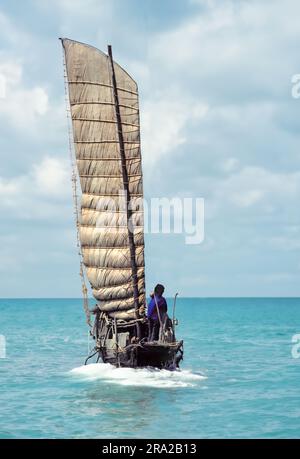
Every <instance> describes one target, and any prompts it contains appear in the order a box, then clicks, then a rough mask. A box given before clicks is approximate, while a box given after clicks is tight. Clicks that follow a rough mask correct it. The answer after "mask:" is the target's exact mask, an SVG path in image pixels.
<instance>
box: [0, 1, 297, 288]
mask: <svg viewBox="0 0 300 459" xmlns="http://www.w3.org/2000/svg"><path fill="white" fill-rule="evenodd" d="M299 14H300V4H299V2H297V1H296V0H287V1H285V2H282V1H279V0H278V1H276V0H274V1H272V2H270V1H268V0H265V1H262V0H253V1H250V0H249V1H247V0H240V1H239V0H228V1H227V0H223V1H214V0H211V1H209V0H143V1H141V0H25V1H22V2H20V1H17V0H10V1H9V2H8V1H4V0H1V1H0V40H1V49H0V130H1V135H0V142H1V148H0V154H1V161H0V212H1V213H0V218H1V223H0V260H1V263H0V271H1V272H0V296H2V297H69V296H71V297H77V296H80V294H81V290H80V281H79V277H78V257H77V251H76V242H75V241H76V234H75V227H74V220H73V207H72V191H71V181H70V165H69V156H68V155H69V153H68V135H67V123H66V111H65V101H64V83H63V67H62V50H61V45H60V43H59V40H58V37H61V36H64V37H68V38H73V39H75V40H78V41H83V42H86V43H90V44H93V45H94V46H96V47H98V48H100V49H102V50H105V49H106V47H107V44H108V43H111V44H112V46H113V50H114V57H115V59H116V60H117V61H118V62H119V63H120V64H121V65H122V66H123V67H124V68H126V69H127V70H128V71H129V73H131V74H132V76H133V77H134V78H135V79H136V80H137V82H138V84H139V90H140V108H141V122H142V154H143V168H144V188H145V195H146V197H148V198H149V197H153V196H154V197H163V196H166V197H174V196H181V197H185V196H193V197H203V198H204V199H205V240H204V242H203V243H202V244H200V245H187V244H185V237H184V235H180V234H179V235H172V234H171V235H166V234H152V235H150V234H148V235H147V236H146V275H147V291H148V292H149V290H150V289H151V288H152V286H153V283H155V282H158V281H159V282H162V283H164V284H165V285H166V287H167V291H166V293H167V295H168V296H171V295H173V293H175V292H176V291H179V292H180V294H181V295H182V296H299V295H300V282H299V280H300V256H299V255H300V213H299V203H300V149H299V123H300V99H295V98H293V97H292V95H291V88H292V84H291V78H292V76H293V75H294V74H299V73H300V58H299V56H300V53H299V50H300V28H299Z"/></svg>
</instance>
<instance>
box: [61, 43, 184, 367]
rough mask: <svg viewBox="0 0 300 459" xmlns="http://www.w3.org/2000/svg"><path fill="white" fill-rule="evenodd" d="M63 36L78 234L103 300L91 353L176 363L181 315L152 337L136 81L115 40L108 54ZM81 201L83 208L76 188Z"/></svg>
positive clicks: (125, 360)
mask: <svg viewBox="0 0 300 459" xmlns="http://www.w3.org/2000/svg"><path fill="white" fill-rule="evenodd" d="M61 41H62V45H63V50H64V59H65V69H66V82H67V88H68V91H67V92H68V99H69V105H70V113H71V118H72V131H73V143H74V151H75V157H76V163H77V173H78V175H79V179H80V185H81V191H82V196H81V209H80V211H77V216H78V217H79V214H80V217H81V218H80V221H79V218H78V220H77V227H78V239H79V245H80V253H81V255H82V263H83V265H84V267H85V271H86V274H87V278H88V280H89V282H90V285H91V288H92V292H93V295H94V298H95V299H96V300H97V305H96V308H95V309H94V311H93V312H94V314H95V322H94V326H93V327H92V332H91V333H92V335H93V337H94V339H95V341H96V345H95V349H94V352H93V354H92V355H91V356H89V357H88V359H89V358H90V357H92V356H93V355H96V354H98V360H99V358H102V360H103V362H109V363H112V364H113V365H117V366H127V367H144V366H153V367H158V368H168V369H173V368H176V367H178V364H179V361H180V360H181V359H182V356H183V342H182V341H177V340H176V337H175V326H174V325H175V322H176V321H175V319H174V314H173V320H170V319H168V320H165V321H164V322H162V321H161V320H160V322H161V323H160V337H159V340H158V341H152V342H149V341H148V322H147V317H146V315H145V302H146V299H145V266H144V222H143V184H142V168H141V151H140V125H139V100H138V89H137V84H136V83H135V81H134V80H133V79H132V78H131V77H130V76H129V75H128V73H127V72H126V71H125V70H123V69H122V68H121V67H120V66H119V65H118V64H117V63H116V62H115V61H114V60H113V58H112V50H111V47H110V46H108V54H105V53H103V52H101V51H99V50H98V49H96V48H94V47H92V46H89V45H86V44H83V43H79V42H77V41H74V40H69V39H66V38H64V39H61ZM75 200H76V208H77V194H76V191H75ZM81 267H82V264H81ZM81 274H82V278H84V275H83V271H82V270H81ZM84 293H85V294H86V288H85V287H84ZM86 296H87V295H86ZM175 300H176V296H175ZM175 300H174V307H175ZM156 306H157V305H156ZM86 310H87V306H86ZM157 310H158V306H157ZM87 312H88V311H87ZM158 312H159V311H158ZM88 359H87V360H88Z"/></svg>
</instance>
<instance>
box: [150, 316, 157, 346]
mask: <svg viewBox="0 0 300 459" xmlns="http://www.w3.org/2000/svg"><path fill="white" fill-rule="evenodd" d="M158 337H159V321H158V320H153V319H148V341H158Z"/></svg>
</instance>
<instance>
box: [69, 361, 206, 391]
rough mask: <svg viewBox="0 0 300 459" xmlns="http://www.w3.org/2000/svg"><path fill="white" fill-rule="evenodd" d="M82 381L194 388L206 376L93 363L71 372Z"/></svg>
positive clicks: (182, 371) (185, 372) (183, 371)
mask: <svg viewBox="0 0 300 459" xmlns="http://www.w3.org/2000/svg"><path fill="white" fill-rule="evenodd" d="M69 373H70V374H71V375H73V376H75V377H78V378H80V379H81V380H87V381H95V380H99V379H100V380H103V381H109V382H110V383H115V384H120V385H122V386H148V387H161V388H168V387H193V386H195V385H196V384H197V382H198V381H200V380H203V379H206V377H205V376H203V375H200V374H195V373H192V372H191V371H189V370H176V371H168V370H155V369H148V368H137V369H134V368H116V367H114V366H113V365H110V364H109V363H91V364H89V365H83V366H81V367H77V368H73V370H71V371H70V372H69Z"/></svg>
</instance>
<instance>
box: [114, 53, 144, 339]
mask: <svg viewBox="0 0 300 459" xmlns="http://www.w3.org/2000/svg"><path fill="white" fill-rule="evenodd" d="M107 48H108V56H109V61H110V72H111V80H112V87H113V96H114V106H115V113H116V120H117V128H118V140H119V146H120V157H121V166H122V178H123V185H124V191H125V198H126V217H127V228H128V240H129V248H130V260H131V273H132V282H133V296H134V308H135V316H136V319H139V318H140V315H139V291H138V276H137V265H136V254H135V243H134V234H133V232H132V231H131V230H130V227H129V221H131V217H132V210H131V209H130V205H129V204H130V200H131V198H130V191H129V182H128V173H127V167H126V155H125V147H124V138H123V128H122V120H121V114H120V106H119V96H118V90H117V82H116V75H115V69H114V61H113V57H112V48H111V45H108V47H107ZM137 335H138V338H140V337H141V330H140V323H139V322H137Z"/></svg>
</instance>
